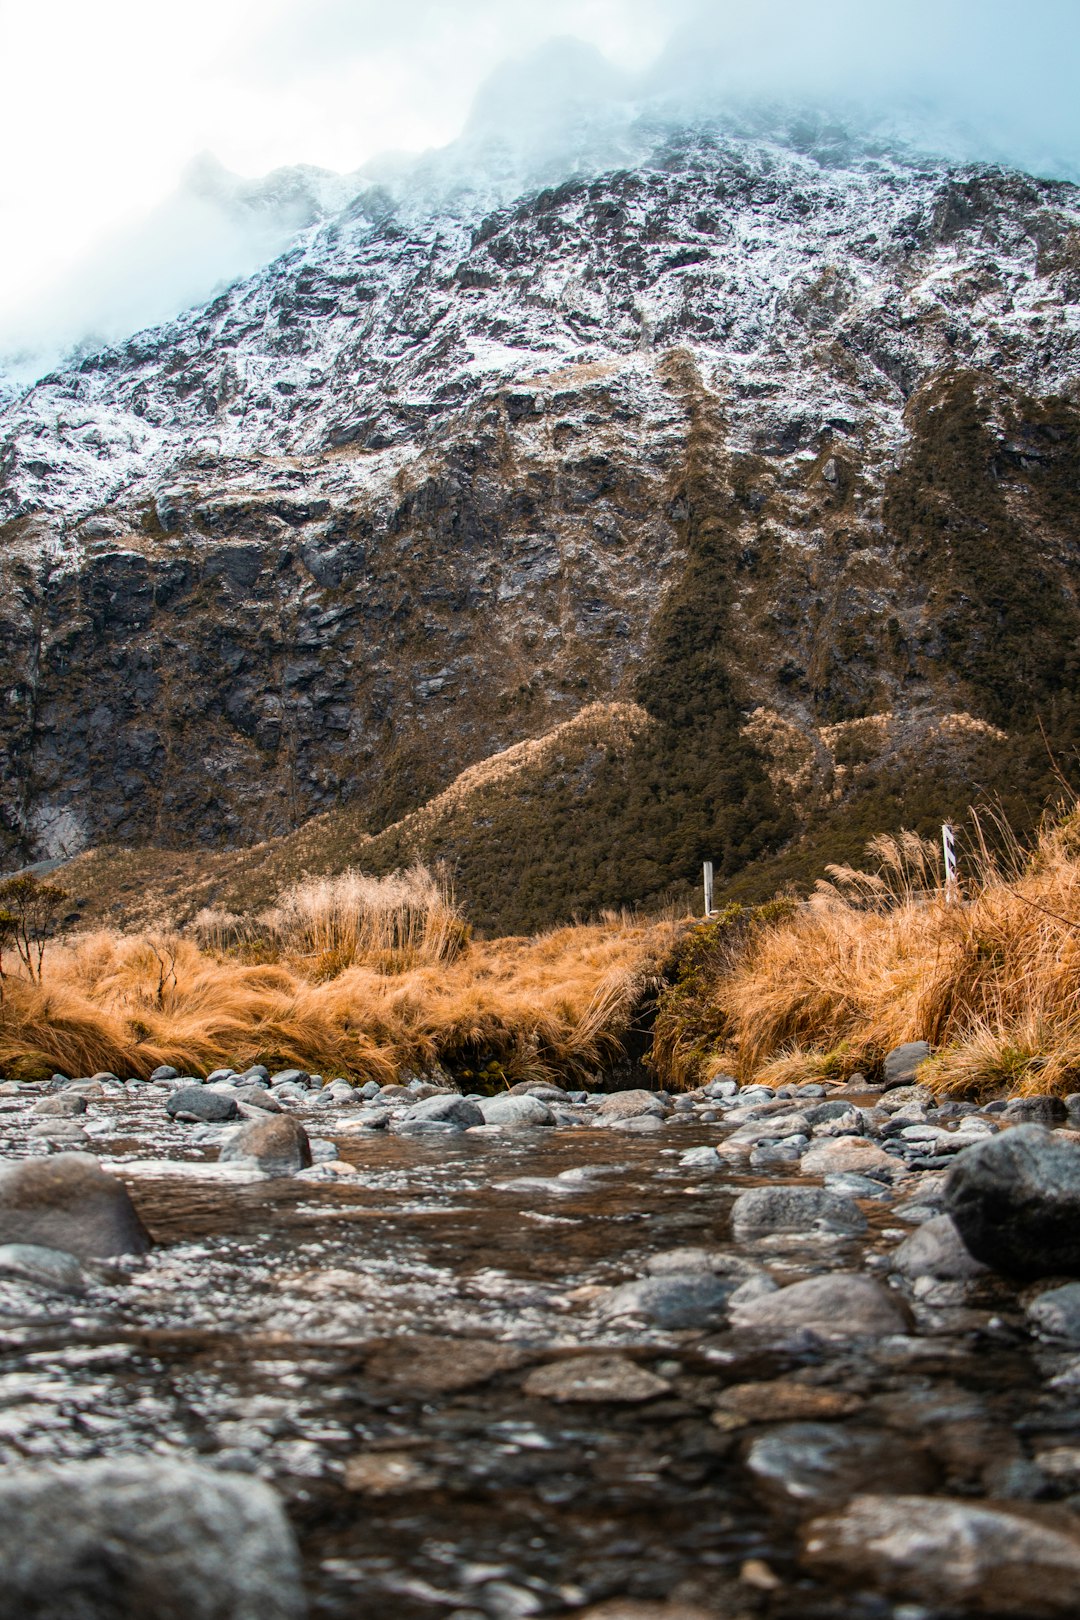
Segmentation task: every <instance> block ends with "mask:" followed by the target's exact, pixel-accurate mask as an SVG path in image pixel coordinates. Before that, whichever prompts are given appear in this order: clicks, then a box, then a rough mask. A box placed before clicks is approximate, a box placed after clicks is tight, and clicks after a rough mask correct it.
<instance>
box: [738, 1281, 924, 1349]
mask: <svg viewBox="0 0 1080 1620" xmlns="http://www.w3.org/2000/svg"><path fill="white" fill-rule="evenodd" d="M731 1319H732V1322H733V1324H734V1325H735V1326H736V1327H740V1328H750V1329H752V1330H753V1331H754V1332H761V1333H785V1334H786V1333H794V1332H798V1331H799V1330H800V1329H806V1330H809V1331H810V1332H812V1333H815V1334H817V1335H818V1337H820V1338H830V1339H837V1338H839V1339H849V1338H850V1339H856V1338H865V1337H868V1336H877V1335H879V1334H885V1333H905V1332H906V1331H907V1329H908V1327H909V1325H910V1324H909V1317H908V1313H907V1311H906V1309H905V1307H904V1304H903V1302H902V1300H900V1299H899V1298H898V1297H897V1296H896V1295H894V1294H891V1293H889V1292H888V1290H887V1289H885V1288H882V1286H881V1284H880V1283H876V1282H874V1281H873V1279H872V1278H870V1277H862V1276H860V1275H858V1273H855V1272H844V1271H838V1272H831V1273H830V1274H829V1275H827V1276H824V1277H808V1278H807V1279H806V1281H805V1282H797V1283H791V1284H789V1286H788V1287H787V1288H778V1289H777V1290H776V1292H775V1293H769V1294H759V1295H757V1296H756V1297H751V1298H747V1299H740V1300H738V1301H736V1302H735V1303H734V1304H733V1305H732V1307H731Z"/></svg>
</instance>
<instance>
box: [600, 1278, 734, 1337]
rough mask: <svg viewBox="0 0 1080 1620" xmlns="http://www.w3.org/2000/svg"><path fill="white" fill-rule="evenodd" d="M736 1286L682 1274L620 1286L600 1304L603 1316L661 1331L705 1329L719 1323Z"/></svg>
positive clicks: (723, 1281) (730, 1283)
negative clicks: (628, 1318) (642, 1323)
mask: <svg viewBox="0 0 1080 1620" xmlns="http://www.w3.org/2000/svg"><path fill="white" fill-rule="evenodd" d="M735 1287H736V1283H735V1282H734V1281H731V1280H729V1279H727V1278H723V1277H717V1276H714V1275H712V1273H710V1272H697V1271H695V1272H682V1273H675V1274H673V1275H670V1276H665V1277H646V1278H645V1279H643V1280H642V1281H641V1282H631V1283H624V1284H623V1286H622V1287H621V1288H615V1289H613V1290H612V1292H611V1293H610V1294H609V1295H608V1296H607V1298H606V1299H605V1300H604V1302H603V1304H602V1306H601V1309H602V1311H603V1314H604V1315H605V1316H637V1317H642V1318H644V1320H645V1321H647V1322H652V1323H654V1324H655V1326H656V1327H661V1328H696V1327H708V1326H709V1325H710V1324H712V1323H714V1322H717V1321H719V1320H721V1319H722V1317H723V1314H724V1307H725V1305H726V1304H727V1301H728V1299H729V1298H730V1297H731V1295H732V1294H733V1293H734V1291H735Z"/></svg>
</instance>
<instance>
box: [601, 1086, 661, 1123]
mask: <svg viewBox="0 0 1080 1620" xmlns="http://www.w3.org/2000/svg"><path fill="white" fill-rule="evenodd" d="M665 1112H666V1110H665V1108H664V1105H663V1103H662V1102H661V1101H660V1098H659V1097H658V1096H657V1095H656V1093H655V1092H653V1091H613V1092H612V1093H611V1095H610V1096H608V1097H605V1098H604V1100H603V1102H602V1103H601V1104H600V1106H599V1107H598V1108H597V1110H596V1119H597V1124H600V1125H608V1124H610V1123H611V1122H612V1121H613V1120H620V1119H640V1118H641V1117H642V1116H643V1115H645V1114H654V1115H656V1116H657V1117H658V1118H663V1116H664V1113H665Z"/></svg>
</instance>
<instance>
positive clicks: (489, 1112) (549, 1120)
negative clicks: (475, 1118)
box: [477, 1092, 555, 1125]
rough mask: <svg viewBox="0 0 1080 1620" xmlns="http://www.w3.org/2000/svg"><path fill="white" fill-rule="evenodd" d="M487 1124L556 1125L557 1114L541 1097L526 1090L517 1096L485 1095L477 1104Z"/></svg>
mask: <svg viewBox="0 0 1080 1620" xmlns="http://www.w3.org/2000/svg"><path fill="white" fill-rule="evenodd" d="M477 1106H478V1107H479V1109H480V1112H481V1113H482V1114H483V1116H484V1123H485V1125H554V1123H555V1116H554V1114H553V1113H552V1112H551V1109H550V1108H549V1107H548V1106H547V1104H546V1103H544V1102H541V1100H540V1098H539V1097H534V1096H532V1095H531V1094H530V1093H528V1092H525V1093H523V1094H520V1095H519V1096H516V1097H510V1096H506V1095H503V1096H501V1097H485V1098H484V1100H483V1102H481V1103H479V1104H478V1105H477Z"/></svg>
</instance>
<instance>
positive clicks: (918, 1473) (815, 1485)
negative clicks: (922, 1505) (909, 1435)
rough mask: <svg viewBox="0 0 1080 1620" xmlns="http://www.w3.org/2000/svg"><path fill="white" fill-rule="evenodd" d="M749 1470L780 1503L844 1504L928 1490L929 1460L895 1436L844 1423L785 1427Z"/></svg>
mask: <svg viewBox="0 0 1080 1620" xmlns="http://www.w3.org/2000/svg"><path fill="white" fill-rule="evenodd" d="M746 1466H747V1468H748V1469H749V1470H750V1473H751V1474H752V1475H753V1476H754V1477H755V1479H756V1480H757V1482H758V1484H759V1486H761V1487H763V1488H764V1489H765V1490H766V1492H767V1494H769V1495H770V1496H774V1497H778V1498H779V1499H780V1500H781V1501H788V1502H796V1503H809V1502H814V1503H818V1504H821V1505H824V1504H825V1503H834V1504H839V1503H841V1502H846V1501H848V1500H849V1499H850V1497H851V1496H852V1495H853V1493H854V1492H856V1491H860V1490H866V1489H867V1488H868V1487H874V1486H881V1487H888V1486H891V1487H892V1488H893V1489H896V1488H897V1487H899V1488H900V1489H901V1490H909V1491H910V1490H925V1489H926V1488H927V1487H928V1486H929V1485H930V1484H931V1483H932V1481H931V1478H930V1469H929V1465H928V1464H927V1462H926V1460H925V1459H924V1458H923V1457H921V1456H920V1455H919V1453H918V1452H915V1451H913V1450H912V1449H911V1448H910V1447H909V1446H907V1445H905V1444H904V1443H903V1441H901V1440H898V1439H897V1437H896V1436H895V1435H891V1434H887V1433H873V1432H871V1431H870V1430H866V1429H849V1428H846V1427H844V1425H843V1424H840V1423H780V1424H778V1425H777V1426H776V1427H775V1428H773V1429H771V1430H770V1431H769V1432H768V1433H767V1434H764V1435H762V1436H761V1437H760V1438H759V1439H757V1440H755V1441H754V1443H753V1444H752V1446H751V1447H750V1450H749V1452H748V1453H747V1458H746Z"/></svg>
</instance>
